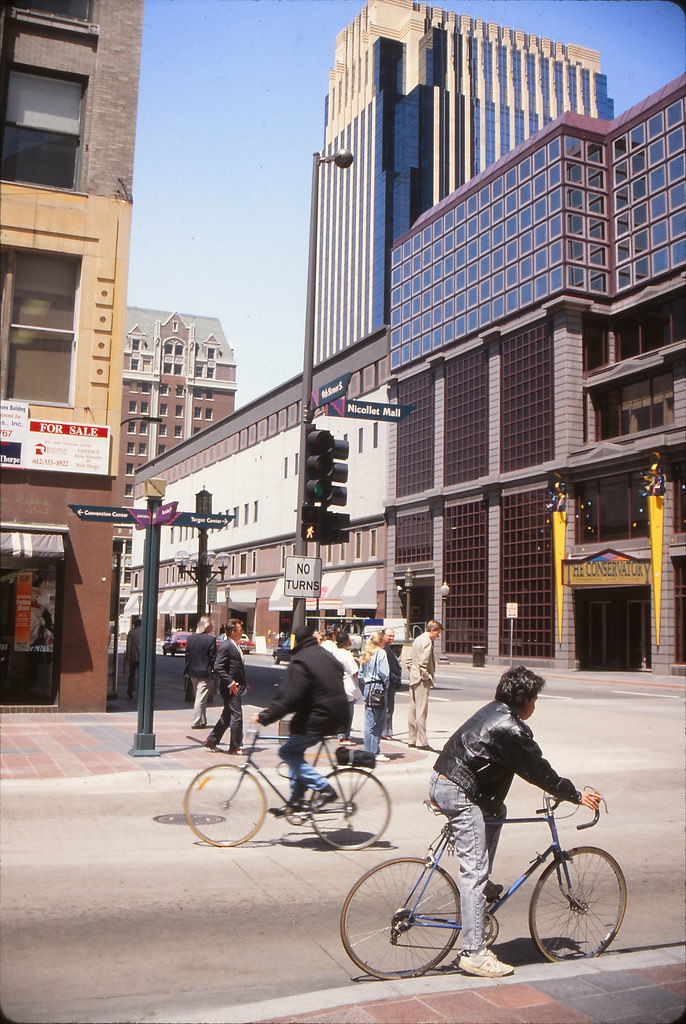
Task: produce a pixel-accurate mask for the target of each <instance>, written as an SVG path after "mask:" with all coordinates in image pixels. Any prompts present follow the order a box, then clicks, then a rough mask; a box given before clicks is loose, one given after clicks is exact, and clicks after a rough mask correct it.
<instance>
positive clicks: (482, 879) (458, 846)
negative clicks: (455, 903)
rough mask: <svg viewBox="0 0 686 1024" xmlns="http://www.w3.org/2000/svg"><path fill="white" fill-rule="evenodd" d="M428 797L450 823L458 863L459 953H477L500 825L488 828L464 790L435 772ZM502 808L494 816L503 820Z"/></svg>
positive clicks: (482, 929) (482, 934) (480, 947)
mask: <svg viewBox="0 0 686 1024" xmlns="http://www.w3.org/2000/svg"><path fill="white" fill-rule="evenodd" d="M429 796H430V797H431V799H432V800H434V801H435V802H436V803H437V804H438V806H439V807H440V808H441V810H442V811H444V812H445V814H446V815H447V817H448V820H449V821H450V828H451V831H452V834H453V841H454V843H455V853H456V855H457V858H458V860H459V862H460V874H459V877H458V879H457V887H458V889H459V890H460V908H461V913H462V931H461V932H460V949H461V951H462V952H463V953H480V952H481V951H482V950H483V949H484V948H485V945H486V944H485V942H484V928H485V923H486V898H485V896H484V887H485V885H486V882H487V881H488V876H489V873H490V870H491V867H492V866H493V858H494V857H495V851H496V848H497V846H498V839H499V838H500V829H501V828H502V825H501V824H495V825H487V824H486V822H485V821H484V815H483V811H482V810H481V808H480V807H478V806H477V805H476V804H475V803H474V802H473V801H472V800H470V799H469V797H468V796H467V794H466V793H465V792H464V790H462V789H460V787H459V786H456V785H455V783H454V782H451V781H450V779H446V778H445V777H444V776H443V775H439V774H438V772H435V771H434V772H432V773H431V779H430V781H429ZM506 813H507V812H506V809H505V805H504V804H502V805H501V807H500V810H499V811H498V813H497V815H496V814H494V815H489V817H494V818H495V817H497V818H504V817H505V815H506Z"/></svg>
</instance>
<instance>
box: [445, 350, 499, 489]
mask: <svg viewBox="0 0 686 1024" xmlns="http://www.w3.org/2000/svg"><path fill="white" fill-rule="evenodd" d="M445 405H446V409H445V458H444V470H443V471H444V482H445V484H446V485H447V484H454V483H459V482H461V481H465V480H473V479H476V478H477V477H480V476H483V475H484V474H485V473H487V472H488V456H487V451H488V370H487V365H486V357H485V355H484V353H483V351H477V352H471V353H469V354H468V355H466V356H461V357H460V358H458V359H453V360H451V361H450V362H449V363H448V364H447V366H446V380H445Z"/></svg>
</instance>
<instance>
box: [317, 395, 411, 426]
mask: <svg viewBox="0 0 686 1024" xmlns="http://www.w3.org/2000/svg"><path fill="white" fill-rule="evenodd" d="M413 409H414V406H413V405H388V404H387V403H386V402H370V401H358V400H357V399H354V398H341V399H340V400H338V401H333V402H331V403H330V404H329V407H328V409H327V415H328V416H347V417H352V418H353V419H358V420H386V421H387V422H391V423H397V422H398V420H402V419H404V418H405V416H408V415H409V414H410V413H411V412H412V410H413Z"/></svg>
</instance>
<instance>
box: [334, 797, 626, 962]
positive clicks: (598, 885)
mask: <svg viewBox="0 0 686 1024" xmlns="http://www.w3.org/2000/svg"><path fill="white" fill-rule="evenodd" d="M426 803H427V805H428V806H429V808H430V809H431V810H433V811H434V813H437V814H441V813H443V812H442V811H441V810H440V808H439V807H438V806H437V805H435V804H433V803H432V802H431V801H426ZM558 803H559V801H556V800H554V799H553V798H551V797H549V796H547V795H546V797H545V806H544V807H542V808H541V809H540V810H537V811H536V814H537V815H542V817H534V818H507V819H505V820H504V821H503V822H501V823H502V824H504V825H507V824H531V823H534V822H535V823H543V822H545V823H546V824H547V825H548V827H549V829H550V834H551V842H550V845H549V846H548V848H547V850H545V852H544V853H539V854H537V855H536V857H535V859H534V860H533V861H532V862H531V863H530V865H529V867H528V868H527V869H526V870H525V871H524V872H523V874H521V875H520V876H519V878H517V880H516V881H515V882H513V883H512V885H511V886H510V888H509V889H508V890H507V892H505V893H503V894H502V895H500V896H499V898H498V899H496V900H494V901H493V902H491V903H489V904H488V905H487V912H486V943H487V945H489V946H490V945H491V944H492V943H493V942H495V940H496V938H497V936H498V931H499V926H498V922H497V920H496V917H495V913H496V911H498V910H499V909H500V908H501V907H502V906H503V905H504V903H505V902H506V901H507V900H508V899H509V898H510V897H511V896H512V895H513V894H514V893H515V892H517V890H518V889H519V888H520V887H521V886H522V885H523V884H524V882H525V881H526V880H527V879H528V878H529V877H530V876H531V875H532V874H533V873H534V872H535V871H536V870H537V869H538V868H539V867H540V866H541V865H542V864H543V863H545V861H546V860H547V859H548V858H549V857H550V855H551V854H552V856H553V861H552V863H550V864H549V865H548V866H547V867H546V868H545V869H544V871H543V872H542V874H541V875H540V877H539V879H538V881H537V882H536V886H535V888H534V891H533V894H532V896H531V902H530V904H529V931H530V934H531V938H532V939H533V941H534V944H535V945H536V947H537V949H538V950H539V951H540V952H541V953H542V954H543V956H544V957H546V959H548V960H573V959H576V958H582V957H594V956H598V954H599V953H602V952H603V950H605V949H607V947H608V946H609V945H610V943H611V942H612V940H613V939H614V937H615V935H616V934H617V932H618V931H619V928H620V926H621V923H622V920H623V918H624V911H625V909H626V881H625V878H624V875H623V873H622V869H621V868H620V866H619V864H618V863H617V861H616V860H615V859H614V857H612V856H611V855H610V854H609V853H606V852H605V850H601V849H598V848H597V847H593V846H579V847H576V848H574V849H571V850H563V849H562V848H561V846H560V840H559V837H558V832H557V825H556V822H555V810H556V808H557V806H558ZM599 817H600V810H597V811H596V812H595V816H594V818H593V820H592V821H588V822H586V823H584V824H582V825H577V829H585V828H591V827H592V826H593V825H595V824H596V823H597V822H598V819H599ZM446 850H448V851H449V852H450V853H454V852H455V851H454V847H453V842H452V834H451V830H450V823H449V822H447V823H446V824H445V825H444V826H443V828H442V829H441V831H440V832H439V834H438V836H437V837H436V839H435V840H434V841H433V842H432V843H431V844H430V845H429V848H428V850H427V853H426V857H424V858H421V857H399V858H397V859H394V860H389V861H386V862H385V863H383V864H380V865H378V866H377V867H375V868H372V870H370V871H367V872H366V874H364V875H362V877H361V878H359V879H358V881H357V882H356V883H355V885H354V886H353V887H352V889H351V890H350V892H349V893H348V895H347V896H346V898H345V902H344V904H343V909H342V911H341V918H340V933H341V939H342V941H343V946H344V947H345V951H346V952H347V954H348V956H349V957H350V959H351V960H352V961H353V963H355V964H356V965H357V966H358V967H360V968H361V969H362V970H363V971H365V972H366V973H367V974H371V975H372V976H373V977H376V978H403V977H416V976H418V975H420V974H424V973H425V972H426V971H428V970H430V969H431V968H432V967H435V966H436V965H437V964H439V963H440V962H441V960H443V959H444V958H445V957H446V956H447V954H448V953H449V952H450V950H451V949H452V948H453V946H454V945H455V942H456V940H457V937H458V934H459V931H460V927H461V918H460V897H459V892H458V888H457V884H456V882H455V881H454V879H453V877H452V875H450V874H449V873H448V872H447V871H446V870H445V868H443V867H442V866H441V864H440V861H441V857H442V856H443V854H444V853H445V852H446Z"/></svg>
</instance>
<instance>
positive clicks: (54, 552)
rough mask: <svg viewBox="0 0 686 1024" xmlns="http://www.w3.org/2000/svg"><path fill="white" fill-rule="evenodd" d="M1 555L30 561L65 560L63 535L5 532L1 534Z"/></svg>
mask: <svg viewBox="0 0 686 1024" xmlns="http://www.w3.org/2000/svg"><path fill="white" fill-rule="evenodd" d="M0 553H2V554H3V555H7V556H9V557H10V558H25V559H27V560H28V561H31V560H41V559H54V558H64V539H63V537H62V534H61V533H30V532H28V531H23V532H14V531H9V530H7V531H5V530H3V531H2V533H0Z"/></svg>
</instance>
